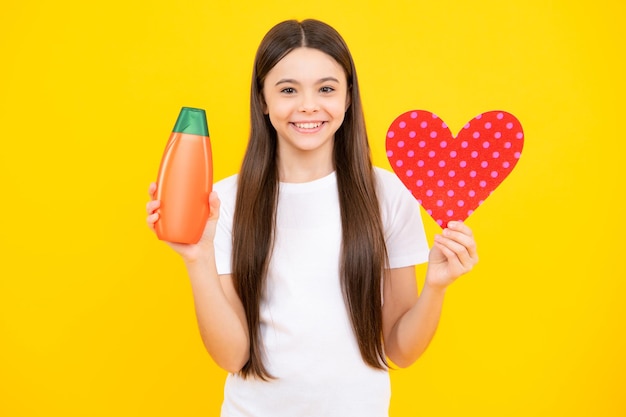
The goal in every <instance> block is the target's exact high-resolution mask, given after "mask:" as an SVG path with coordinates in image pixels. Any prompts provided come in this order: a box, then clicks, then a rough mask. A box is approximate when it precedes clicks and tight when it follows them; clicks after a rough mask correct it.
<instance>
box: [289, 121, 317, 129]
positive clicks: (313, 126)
mask: <svg viewBox="0 0 626 417" xmlns="http://www.w3.org/2000/svg"><path fill="white" fill-rule="evenodd" d="M323 123H324V122H306V123H294V124H293V125H294V126H295V127H297V128H298V129H302V130H312V129H317V128H318V127H320V126H321V125H322V124H323Z"/></svg>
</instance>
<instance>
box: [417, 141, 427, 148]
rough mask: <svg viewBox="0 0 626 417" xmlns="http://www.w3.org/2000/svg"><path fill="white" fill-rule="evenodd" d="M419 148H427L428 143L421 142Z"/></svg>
mask: <svg viewBox="0 0 626 417" xmlns="http://www.w3.org/2000/svg"><path fill="white" fill-rule="evenodd" d="M418 146H419V147H420V148H423V147H425V146H426V142H425V141H423V140H420V142H419V143H418Z"/></svg>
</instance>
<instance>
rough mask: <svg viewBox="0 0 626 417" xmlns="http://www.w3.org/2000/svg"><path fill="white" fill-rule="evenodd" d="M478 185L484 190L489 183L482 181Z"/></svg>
mask: <svg viewBox="0 0 626 417" xmlns="http://www.w3.org/2000/svg"><path fill="white" fill-rule="evenodd" d="M478 185H480V186H481V187H482V188H485V187H486V186H487V181H484V180H483V181H480V182H479V183H478Z"/></svg>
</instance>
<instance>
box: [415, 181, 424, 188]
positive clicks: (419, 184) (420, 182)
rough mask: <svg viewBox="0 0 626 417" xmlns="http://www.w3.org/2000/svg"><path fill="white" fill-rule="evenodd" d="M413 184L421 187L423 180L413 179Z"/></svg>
mask: <svg viewBox="0 0 626 417" xmlns="http://www.w3.org/2000/svg"><path fill="white" fill-rule="evenodd" d="M415 185H417V186H418V187H421V186H422V185H424V181H423V180H417V181H415Z"/></svg>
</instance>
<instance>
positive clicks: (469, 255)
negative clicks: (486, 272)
mask: <svg viewBox="0 0 626 417" xmlns="http://www.w3.org/2000/svg"><path fill="white" fill-rule="evenodd" d="M477 262H478V253H477V252H476V242H475V241H474V236H473V235H472V230H471V229H470V228H469V227H467V226H466V225H465V224H464V223H463V222H460V221H452V222H450V223H448V227H447V228H446V229H444V230H443V233H442V234H441V235H436V236H435V242H434V245H433V247H432V249H431V250H430V254H429V256H428V271H427V273H426V284H427V285H430V286H433V287H437V288H442V289H443V288H445V287H447V286H448V285H450V284H452V283H453V282H454V281H455V280H456V279H457V278H458V277H460V276H461V275H463V274H466V273H467V272H469V271H471V270H472V268H473V267H474V265H476V263H477Z"/></svg>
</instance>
